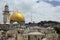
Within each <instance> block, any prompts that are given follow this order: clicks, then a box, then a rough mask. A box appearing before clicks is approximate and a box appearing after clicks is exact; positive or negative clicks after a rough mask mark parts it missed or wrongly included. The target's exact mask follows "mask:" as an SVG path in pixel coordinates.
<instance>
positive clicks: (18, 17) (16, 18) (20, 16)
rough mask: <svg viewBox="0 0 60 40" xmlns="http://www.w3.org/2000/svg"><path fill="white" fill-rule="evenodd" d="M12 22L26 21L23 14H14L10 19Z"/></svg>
mask: <svg viewBox="0 0 60 40" xmlns="http://www.w3.org/2000/svg"><path fill="white" fill-rule="evenodd" d="M10 21H25V18H24V16H23V14H22V13H21V12H18V11H16V12H14V13H13V14H12V16H11V17H10Z"/></svg>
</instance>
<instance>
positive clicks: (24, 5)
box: [0, 0, 60, 22]
mask: <svg viewBox="0 0 60 40" xmlns="http://www.w3.org/2000/svg"><path fill="white" fill-rule="evenodd" d="M36 1H37V0H3V1H2V0H1V1H0V14H1V17H0V19H2V20H3V18H2V17H3V15H2V14H3V12H2V11H3V9H4V5H5V4H6V3H7V4H8V5H9V8H10V11H12V12H10V13H11V14H12V13H13V12H14V11H16V10H19V11H21V12H22V13H23V15H24V16H25V18H26V19H25V20H26V22H29V21H31V14H32V20H33V21H35V22H39V21H41V20H54V21H60V6H56V7H53V6H52V5H51V4H49V3H47V2H44V1H43V0H40V2H39V3H37V2H36ZM49 1H53V0H49ZM2 20H0V21H2Z"/></svg>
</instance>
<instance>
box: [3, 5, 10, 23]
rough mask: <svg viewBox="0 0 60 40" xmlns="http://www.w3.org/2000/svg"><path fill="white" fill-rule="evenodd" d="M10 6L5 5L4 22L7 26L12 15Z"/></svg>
mask: <svg viewBox="0 0 60 40" xmlns="http://www.w3.org/2000/svg"><path fill="white" fill-rule="evenodd" d="M9 12H10V11H9V6H8V5H5V9H4V11H3V22H4V24H6V23H7V22H8V21H9V17H10V13H9Z"/></svg>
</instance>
